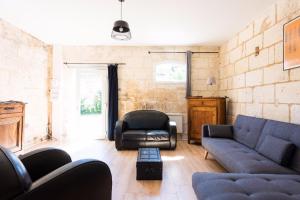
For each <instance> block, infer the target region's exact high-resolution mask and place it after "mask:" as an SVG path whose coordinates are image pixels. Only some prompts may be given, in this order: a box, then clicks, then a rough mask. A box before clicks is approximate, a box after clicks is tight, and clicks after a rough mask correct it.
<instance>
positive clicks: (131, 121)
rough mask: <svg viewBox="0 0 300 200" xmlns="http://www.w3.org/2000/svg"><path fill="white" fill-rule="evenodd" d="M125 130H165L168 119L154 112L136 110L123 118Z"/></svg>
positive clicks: (163, 114) (166, 116) (160, 113)
mask: <svg viewBox="0 0 300 200" xmlns="http://www.w3.org/2000/svg"><path fill="white" fill-rule="evenodd" d="M124 122H125V129H127V130H166V129H167V127H168V123H169V117H168V115H166V114H165V113H163V112H159V111H156V110H137V111H132V112H129V113H127V114H126V115H125V116H124Z"/></svg>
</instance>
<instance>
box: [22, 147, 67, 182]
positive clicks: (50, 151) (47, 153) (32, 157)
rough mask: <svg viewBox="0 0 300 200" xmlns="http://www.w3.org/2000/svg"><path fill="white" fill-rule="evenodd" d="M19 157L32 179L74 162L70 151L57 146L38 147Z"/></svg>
mask: <svg viewBox="0 0 300 200" xmlns="http://www.w3.org/2000/svg"><path fill="white" fill-rule="evenodd" d="M19 159H20V160H21V162H22V163H23V165H24V166H25V168H26V170H27V171H28V173H29V175H30V177H31V180H32V181H35V180H37V179H39V178H41V177H43V176H45V175H46V174H48V173H50V172H52V171H54V170H56V169H58V168H59V167H62V166H64V165H65V164H68V163H70V162H72V159H71V157H70V156H69V154H68V153H66V152H65V151H63V150H60V149H55V148H41V149H37V150H35V151H31V152H29V153H26V154H24V155H20V156H19Z"/></svg>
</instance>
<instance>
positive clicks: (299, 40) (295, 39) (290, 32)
mask: <svg viewBox="0 0 300 200" xmlns="http://www.w3.org/2000/svg"><path fill="white" fill-rule="evenodd" d="M297 67H300V16H299V17H297V18H295V19H293V20H291V21H289V22H287V23H286V24H284V25H283V70H289V69H293V68H297Z"/></svg>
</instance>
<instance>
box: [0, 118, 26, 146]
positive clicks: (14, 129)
mask: <svg viewBox="0 0 300 200" xmlns="http://www.w3.org/2000/svg"><path fill="white" fill-rule="evenodd" d="M21 134H22V117H9V118H4V119H0V145H2V146H4V147H6V148H9V149H10V150H11V151H13V152H16V151H19V150H21V145H22V144H21V143H22V142H21V139H22V135H21Z"/></svg>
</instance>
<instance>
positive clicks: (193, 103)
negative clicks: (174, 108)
mask: <svg viewBox="0 0 300 200" xmlns="http://www.w3.org/2000/svg"><path fill="white" fill-rule="evenodd" d="M189 105H190V106H217V101H209V100H202V101H190V102H189Z"/></svg>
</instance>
